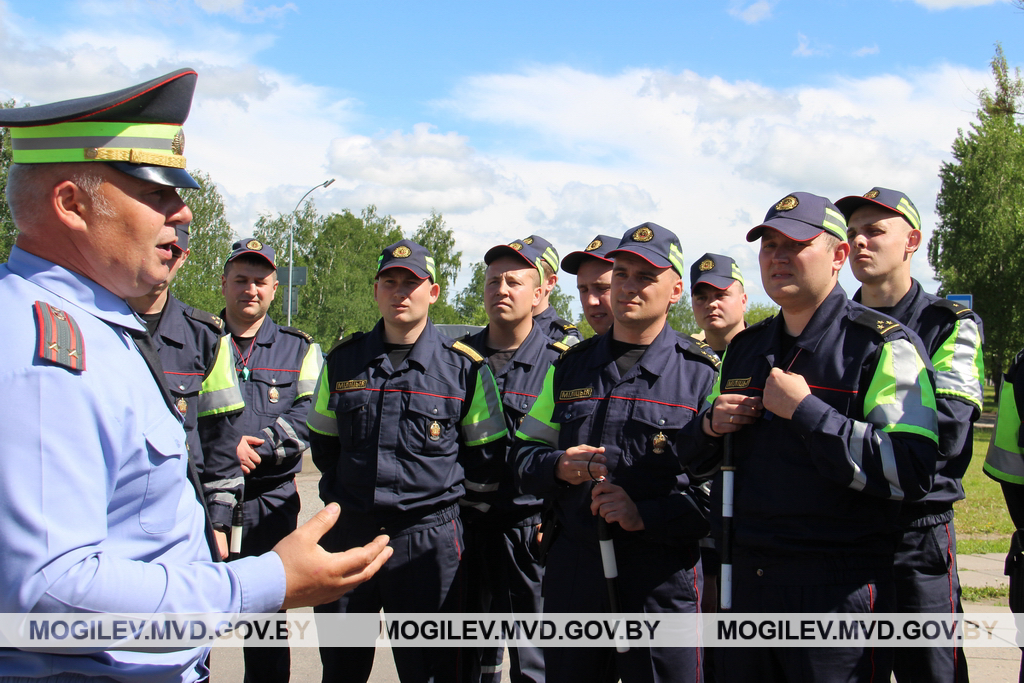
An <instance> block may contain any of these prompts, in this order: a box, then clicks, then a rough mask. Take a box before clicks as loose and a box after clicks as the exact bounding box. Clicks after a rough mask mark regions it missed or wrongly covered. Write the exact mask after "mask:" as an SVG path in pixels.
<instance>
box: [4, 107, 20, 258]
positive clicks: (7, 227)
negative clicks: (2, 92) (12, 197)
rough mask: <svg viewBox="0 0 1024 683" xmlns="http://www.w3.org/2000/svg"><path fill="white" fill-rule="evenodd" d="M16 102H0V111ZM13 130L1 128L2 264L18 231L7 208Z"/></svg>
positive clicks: (9, 209)
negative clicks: (8, 171) (8, 172)
mask: <svg viewBox="0 0 1024 683" xmlns="http://www.w3.org/2000/svg"><path fill="white" fill-rule="evenodd" d="M13 108H14V100H7V101H6V102H0V109H13ZM11 153H12V152H11V130H10V129H9V128H0V262H3V261H6V260H7V257H8V256H9V255H10V253H11V247H13V246H14V240H15V238H16V237H17V236H18V231H17V230H16V229H15V228H14V221H13V220H11V208H10V207H9V206H7V194H6V191H7V170H8V169H9V168H10V167H11Z"/></svg>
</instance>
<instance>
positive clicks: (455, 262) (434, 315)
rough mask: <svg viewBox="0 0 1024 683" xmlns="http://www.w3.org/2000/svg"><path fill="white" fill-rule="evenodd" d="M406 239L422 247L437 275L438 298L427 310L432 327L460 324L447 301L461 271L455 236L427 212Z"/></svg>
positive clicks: (441, 220) (432, 213) (438, 215)
mask: <svg viewBox="0 0 1024 683" xmlns="http://www.w3.org/2000/svg"><path fill="white" fill-rule="evenodd" d="M409 239H411V240H412V241H413V242H416V243H417V244H422V245H423V246H424V247H426V248H427V249H429V250H430V253H431V254H433V256H434V268H435V269H436V271H437V284H438V285H440V286H441V294H440V296H438V298H437V303H435V304H434V305H433V306H431V307H430V318H431V320H433V321H434V322H435V323H460V322H463V320H462V319H461V318H460V317H459V313H458V311H457V310H456V308H455V306H454V305H453V303H452V302H450V301H449V299H448V296H449V294H450V293H451V292H452V290H453V289H454V287H455V278H457V277H458V276H459V270H460V269H461V268H462V252H461V251H455V233H454V232H452V230H450V229H449V228H447V227H446V226H445V222H444V217H443V216H442V215H441V214H439V213H437V212H436V211H433V210H431V212H430V217H429V218H425V219H423V222H422V223H420V227H419V228H418V229H417V230H416V232H414V233H413V235H412V237H410V238H409ZM384 246H387V245H386V244H385V245H384Z"/></svg>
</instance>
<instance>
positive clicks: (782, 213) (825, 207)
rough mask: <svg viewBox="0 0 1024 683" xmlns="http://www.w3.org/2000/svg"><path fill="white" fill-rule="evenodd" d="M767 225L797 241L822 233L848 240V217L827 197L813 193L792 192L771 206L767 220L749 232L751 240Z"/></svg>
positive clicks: (748, 239) (806, 239) (748, 235)
mask: <svg viewBox="0 0 1024 683" xmlns="http://www.w3.org/2000/svg"><path fill="white" fill-rule="evenodd" d="M765 228H772V229H774V230H778V231H779V232H781V233H782V234H783V235H785V236H786V237H788V238H790V239H791V240H795V241H797V242H809V241H810V240H812V239H814V238H815V237H817V236H818V235H820V234H821V233H822V232H829V233H831V234H832V235H835V236H836V237H838V238H839V239H841V240H843V241H844V242H845V241H846V218H844V217H843V214H842V213H840V211H839V209H837V208H836V205H835V204H833V203H832V202H830V201H829V200H828V199H826V198H825V197H819V196H818V195H816V194H811V193H809V192H792V193H790V194H788V195H786V196H785V197H783V198H782V199H780V200H779V201H778V202H776V203H775V205H773V206H772V208H770V209H768V213H767V214H765V217H764V222H762V223H761V224H760V225H758V226H755V227H754V228H752V229H751V230H750V232H748V233H747V241H748V242H753V241H754V240H757V239H760V238H761V235H762V234H764V229H765Z"/></svg>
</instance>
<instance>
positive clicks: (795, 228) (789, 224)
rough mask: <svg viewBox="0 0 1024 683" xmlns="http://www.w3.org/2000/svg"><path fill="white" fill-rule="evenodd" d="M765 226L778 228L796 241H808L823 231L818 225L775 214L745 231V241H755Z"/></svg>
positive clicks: (762, 232)
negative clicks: (766, 220) (768, 219)
mask: <svg viewBox="0 0 1024 683" xmlns="http://www.w3.org/2000/svg"><path fill="white" fill-rule="evenodd" d="M765 228H772V229H774V230H778V231H779V232H781V233H782V234H783V235H785V236H786V237H788V238H789V239H791V240H795V241H797V242H809V241H811V240H813V239H814V238H815V237H817V236H818V235H820V234H821V233H823V232H825V229H824V228H822V227H819V226H815V225H811V224H809V223H804V222H803V221H795V220H793V219H792V218H782V217H781V216H776V217H775V218H772V219H771V220H770V221H768V222H767V223H762V224H761V225H759V226H757V227H756V228H752V229H751V230H750V232H748V233H747V241H748V242H755V241H757V240H759V239H761V236H762V235H763V234H764V229H765Z"/></svg>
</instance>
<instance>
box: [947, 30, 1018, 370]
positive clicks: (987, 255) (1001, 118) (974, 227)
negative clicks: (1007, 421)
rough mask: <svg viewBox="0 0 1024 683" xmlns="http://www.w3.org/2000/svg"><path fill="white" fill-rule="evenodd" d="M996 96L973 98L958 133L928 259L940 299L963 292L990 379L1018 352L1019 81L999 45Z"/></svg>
mask: <svg viewBox="0 0 1024 683" xmlns="http://www.w3.org/2000/svg"><path fill="white" fill-rule="evenodd" d="M992 74H993V76H994V77H995V91H994V92H992V93H990V92H989V91H988V90H983V91H982V92H981V93H980V94H979V101H980V105H981V106H980V108H979V109H978V112H977V114H978V121H977V122H975V123H972V124H971V129H970V130H969V131H967V132H966V133H965V132H964V131H963V130H959V131H958V132H957V137H956V139H955V140H954V141H953V161H951V162H948V163H943V164H942V166H941V168H940V171H939V177H940V179H941V187H940V189H939V195H938V198H937V199H936V203H935V206H936V211H937V212H938V215H939V224H938V226H937V227H936V229H935V234H934V235H933V237H932V239H931V241H930V242H929V244H928V261H929V262H930V263H931V265H932V267H933V268H934V269H935V273H936V278H937V279H938V281H939V282H940V284H941V287H940V294H950V293H957V294H960V293H970V294H973V295H974V309H975V310H976V311H977V313H978V314H979V315H980V316H981V317H982V319H983V320H984V322H985V366H986V370H987V374H988V376H989V378H991V379H993V380H995V379H997V378H998V376H999V374H1000V372H1001V371H1002V370H1003V369H1005V368H1006V366H1007V365H1008V363H1009V361H1010V360H1011V359H1012V358H1013V356H1014V354H1015V353H1016V352H1017V350H1019V349H1020V348H1021V346H1024V311H1022V306H1021V304H1020V294H1019V289H1020V284H1021V282H1024V127H1022V126H1021V124H1020V123H1019V122H1018V121H1017V118H1016V114H1017V112H1018V111H1019V110H1020V102H1021V98H1022V96H1024V82H1022V81H1021V77H1020V70H1019V69H1016V70H1014V72H1013V73H1012V74H1011V72H1010V70H1009V68H1008V67H1007V64H1006V57H1005V56H1004V54H1003V50H1002V46H999V45H997V46H996V56H995V57H994V58H993V60H992Z"/></svg>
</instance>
